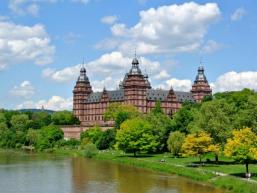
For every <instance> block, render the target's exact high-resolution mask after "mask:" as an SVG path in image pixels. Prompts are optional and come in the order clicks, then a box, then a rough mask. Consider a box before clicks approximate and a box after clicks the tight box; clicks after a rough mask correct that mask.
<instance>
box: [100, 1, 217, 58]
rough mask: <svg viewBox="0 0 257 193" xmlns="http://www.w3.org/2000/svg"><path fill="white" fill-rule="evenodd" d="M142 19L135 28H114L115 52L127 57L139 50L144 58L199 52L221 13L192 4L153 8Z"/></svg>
mask: <svg viewBox="0 0 257 193" xmlns="http://www.w3.org/2000/svg"><path fill="white" fill-rule="evenodd" d="M139 15H140V19H139V22H138V23H137V24H136V25H134V26H132V27H127V26H126V24H124V23H116V24H114V25H113V26H112V27H111V31H112V34H113V39H114V41H119V43H116V44H113V45H114V46H116V47H114V48H117V49H119V50H120V51H122V52H123V53H126V52H127V50H133V49H134V48H135V47H136V48H137V51H138V53H139V54H141V55H142V54H170V53H178V52H180V53H181V52H192V51H197V50H199V49H200V48H201V46H202V44H203V43H204V37H205V35H206V33H207V30H208V27H209V25H210V24H212V23H214V22H215V21H216V20H217V19H218V18H219V17H220V10H219V7H218V5H217V4H216V3H207V4H203V5H201V4H197V3H194V2H189V3H184V4H180V5H177V4H173V5H168V6H161V7H158V8H156V9H155V8H150V9H148V10H145V11H141V12H140V13H139ZM117 38H118V40H117ZM167 40H168V41H167ZM102 43H104V42H102ZM98 47H101V46H99V45H98Z"/></svg>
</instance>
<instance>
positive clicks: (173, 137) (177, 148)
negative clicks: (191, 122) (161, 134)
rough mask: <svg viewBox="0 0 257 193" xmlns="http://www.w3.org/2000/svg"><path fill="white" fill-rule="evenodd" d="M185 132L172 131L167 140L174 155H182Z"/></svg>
mask: <svg viewBox="0 0 257 193" xmlns="http://www.w3.org/2000/svg"><path fill="white" fill-rule="evenodd" d="M184 139H185V134H184V133H181V132H179V131H175V132H171V133H170V135H169V138H168V141H167V144H168V149H169V150H170V152H171V153H172V154H173V155H174V156H180V154H181V150H182V145H183V142H184Z"/></svg>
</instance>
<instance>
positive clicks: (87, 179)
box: [0, 151, 223, 193]
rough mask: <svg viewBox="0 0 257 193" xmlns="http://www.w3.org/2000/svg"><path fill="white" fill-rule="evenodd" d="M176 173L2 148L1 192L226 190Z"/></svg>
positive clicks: (206, 192)
mask: <svg viewBox="0 0 257 193" xmlns="http://www.w3.org/2000/svg"><path fill="white" fill-rule="evenodd" d="M222 192H223V191H221V190H219V189H215V188H213V187H210V186H207V185H204V184H200V183H196V182H193V181H191V180H188V179H185V178H182V177H178V176H175V175H166V174H160V173H155V172H151V171H147V170H143V169H138V168H134V167H129V166H123V165H119V164H113V163H109V162H106V161H95V160H91V159H86V158H82V157H67V156H56V155H51V154H49V155H48V154H47V155H46V154H25V153H21V152H19V153H17V152H11V151H9V152H5V151H2V152H1V151H0V193H222Z"/></svg>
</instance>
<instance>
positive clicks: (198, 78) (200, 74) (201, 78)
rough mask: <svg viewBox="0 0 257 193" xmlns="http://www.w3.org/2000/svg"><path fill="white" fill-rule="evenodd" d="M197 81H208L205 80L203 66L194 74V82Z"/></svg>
mask: <svg viewBox="0 0 257 193" xmlns="http://www.w3.org/2000/svg"><path fill="white" fill-rule="evenodd" d="M197 82H208V81H207V78H206V76H205V74H204V68H203V66H200V67H199V68H198V74H197V76H196V78H195V83H197Z"/></svg>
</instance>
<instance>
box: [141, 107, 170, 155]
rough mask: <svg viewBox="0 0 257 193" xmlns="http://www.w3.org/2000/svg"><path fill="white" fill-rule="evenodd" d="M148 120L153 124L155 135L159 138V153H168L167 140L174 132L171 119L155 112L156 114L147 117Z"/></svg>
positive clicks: (152, 113)
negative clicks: (172, 131)
mask: <svg viewBox="0 0 257 193" xmlns="http://www.w3.org/2000/svg"><path fill="white" fill-rule="evenodd" d="M146 120H147V121H148V122H149V123H150V124H151V127H152V130H153V134H154V135H155V136H158V142H159V143H158V146H157V151H160V152H164V151H167V140H168V137H169V133H170V132H171V130H172V121H171V119H170V118H169V117H168V116H167V115H166V114H164V113H162V112H159V113H156V111H155V113H154V112H153V111H152V112H151V113H149V114H147V115H146Z"/></svg>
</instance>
